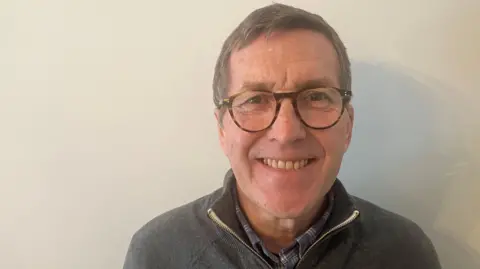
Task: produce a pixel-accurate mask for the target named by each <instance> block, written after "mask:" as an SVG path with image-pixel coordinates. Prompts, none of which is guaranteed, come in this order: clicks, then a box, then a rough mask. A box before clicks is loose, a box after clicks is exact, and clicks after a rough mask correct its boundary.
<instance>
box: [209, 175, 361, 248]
mask: <svg viewBox="0 0 480 269" xmlns="http://www.w3.org/2000/svg"><path fill="white" fill-rule="evenodd" d="M234 184H236V179H235V175H234V174H233V171H232V169H229V170H228V171H227V173H226V174H225V178H224V182H223V188H222V189H221V194H220V196H219V197H218V198H217V199H216V200H215V201H214V202H213V203H212V205H211V206H210V209H211V210H212V211H213V212H215V214H216V215H217V217H218V218H219V219H220V220H221V221H222V222H223V223H225V224H226V225H227V226H228V227H229V228H230V229H232V231H233V232H235V233H236V234H237V235H238V236H239V237H241V238H242V239H243V240H244V241H245V242H248V237H247V236H246V234H245V232H244V230H243V229H242V227H241V224H240V222H239V221H238V219H237V216H236V214H235V201H234V200H233V199H234V196H233V194H232V191H234V188H233V186H234ZM332 191H333V193H334V195H335V198H334V199H335V200H334V201H335V202H334V206H333V210H332V214H331V216H330V218H329V220H328V221H327V223H326V225H325V228H324V230H330V229H332V228H333V227H335V226H337V225H339V224H340V223H342V222H344V221H345V220H346V219H348V218H349V217H350V216H351V215H352V213H353V212H354V211H355V210H356V206H355V204H354V201H353V198H352V197H351V196H350V195H349V194H348V192H347V191H346V189H345V187H344V186H343V184H342V183H341V182H340V180H339V179H336V180H335V182H334V184H333V186H332Z"/></svg>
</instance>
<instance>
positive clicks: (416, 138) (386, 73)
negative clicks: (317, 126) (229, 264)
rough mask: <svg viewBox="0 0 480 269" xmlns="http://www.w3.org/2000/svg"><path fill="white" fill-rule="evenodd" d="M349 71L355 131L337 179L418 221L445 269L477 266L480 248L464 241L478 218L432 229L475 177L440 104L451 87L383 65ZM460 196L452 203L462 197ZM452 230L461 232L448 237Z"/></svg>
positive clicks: (358, 64)
mask: <svg viewBox="0 0 480 269" xmlns="http://www.w3.org/2000/svg"><path fill="white" fill-rule="evenodd" d="M352 73H353V91H354V98H353V105H354V107H355V127H354V135H353V140H352V144H351V147H350V149H349V151H348V153H347V154H346V156H345V160H344V164H343V167H342V170H341V172H340V178H341V179H342V181H343V182H345V184H346V185H347V186H348V188H349V190H350V191H351V192H352V193H354V194H356V195H358V196H360V197H363V198H366V199H368V200H370V201H372V202H374V203H376V204H378V205H380V206H382V207H384V208H387V209H389V210H392V211H394V212H397V213H399V214H401V215H404V216H406V217H408V218H410V219H412V220H414V221H415V222H417V223H418V224H419V225H420V226H421V227H422V228H423V229H424V230H425V232H426V233H427V234H428V235H429V236H430V238H431V239H432V241H433V243H434V244H435V246H436V248H437V251H438V254H439V256H440V259H441V261H442V264H443V267H444V268H446V269H456V268H462V269H475V268H480V254H479V252H477V251H480V250H479V249H477V250H475V249H474V248H473V247H472V246H471V245H469V244H468V243H467V242H466V238H469V234H468V232H472V231H474V230H475V227H476V225H477V226H478V225H480V219H479V218H477V219H476V220H474V221H465V218H466V217H467V216H463V218H462V213H461V212H459V215H458V218H457V216H455V217H452V216H448V221H447V222H446V223H447V224H446V225H447V226H449V227H450V229H441V228H438V224H437V223H438V220H439V219H440V218H441V216H442V215H445V213H444V211H445V209H444V207H445V204H446V201H448V199H447V197H451V196H452V194H451V190H452V186H455V185H457V184H464V185H465V187H464V188H465V189H468V188H469V187H470V188H471V187H472V186H473V185H471V184H476V183H474V180H475V177H474V175H475V174H478V170H477V171H476V173H475V171H474V169H478V168H475V167H473V163H470V162H469V156H470V155H469V152H468V149H467V148H465V146H464V145H465V144H464V143H458V139H461V137H459V136H458V134H459V132H458V130H459V129H458V128H460V126H456V124H457V123H456V121H455V119H456V118H455V117H453V116H452V115H453V114H452V113H453V112H452V111H453V110H451V111H449V110H448V109H453V108H452V105H451V103H449V105H448V104H446V103H445V100H448V97H447V99H445V96H448V95H449V94H450V95H451V91H453V89H446V88H442V87H441V86H437V85H436V86H427V84H428V85H430V84H431V83H422V82H420V79H414V78H413V76H414V75H407V74H408V73H410V74H411V73H412V72H406V71H405V70H403V71H402V69H400V68H394V67H391V66H388V65H376V64H369V63H362V62H353V63H352ZM415 77H417V76H415ZM419 77H420V76H419ZM462 145H463V146H462ZM458 170H461V171H462V173H460V174H459V173H457V172H458ZM459 177H461V178H459ZM460 182H461V183H460ZM469 184H470V186H469ZM458 193H459V192H457V196H456V197H453V198H454V200H455V199H465V197H462V196H461V195H458ZM460 193H461V192H460ZM449 199H450V198H449ZM468 199H470V200H468ZM475 199H476V200H477V201H478V198H477V197H470V198H467V201H473V203H474V200H475ZM468 206H470V205H468ZM471 206H473V205H471ZM477 212H478V211H477ZM443 219H445V217H443ZM470 219H471V218H470ZM443 222H444V223H445V221H443ZM444 226H445V224H444ZM455 229H461V231H458V232H456V233H455V232H450V231H455ZM462 233H463V234H462ZM465 233H467V234H465Z"/></svg>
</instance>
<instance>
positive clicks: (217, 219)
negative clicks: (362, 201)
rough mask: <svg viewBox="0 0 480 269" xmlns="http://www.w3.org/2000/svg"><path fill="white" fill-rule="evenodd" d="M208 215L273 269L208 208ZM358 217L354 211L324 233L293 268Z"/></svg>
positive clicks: (358, 213)
mask: <svg viewBox="0 0 480 269" xmlns="http://www.w3.org/2000/svg"><path fill="white" fill-rule="evenodd" d="M207 213H208V216H209V217H210V218H211V219H212V220H213V222H215V224H217V225H218V226H219V227H220V228H222V229H223V230H225V231H226V232H228V233H230V234H231V235H233V236H234V237H235V238H236V239H237V240H238V241H240V242H241V243H242V244H243V245H244V246H245V247H247V249H249V250H250V251H251V252H253V253H254V254H255V255H256V256H257V257H258V258H259V259H260V260H261V261H262V262H264V263H265V265H266V266H268V268H271V269H273V268H272V267H271V266H270V264H268V262H267V261H266V260H265V259H264V258H263V257H262V256H260V254H258V253H257V252H256V251H255V250H254V249H253V248H252V247H250V246H249V245H247V244H246V243H245V242H244V241H243V240H242V239H241V238H240V236H238V235H237V234H236V233H235V232H234V231H233V230H232V229H231V228H230V227H228V225H226V224H225V223H224V222H223V221H222V220H220V218H219V217H218V216H217V214H215V212H214V211H213V210H212V209H211V208H210V209H208V211H207ZM358 215H360V211H358V210H354V211H353V213H352V214H351V215H350V217H348V218H347V219H346V220H344V221H343V222H341V223H339V224H337V225H336V226H335V227H333V228H331V229H330V230H328V231H327V232H326V233H324V234H323V235H322V236H321V237H320V238H318V239H317V241H315V242H314V243H313V244H312V245H311V246H310V247H309V248H308V249H307V251H306V252H305V254H304V255H303V257H302V258H300V260H299V261H298V263H297V265H296V266H295V268H298V266H299V265H300V264H301V263H302V261H303V258H304V257H306V256H307V254H308V253H309V252H310V250H312V249H313V248H314V247H315V246H316V245H317V244H318V243H320V242H321V241H323V239H325V238H326V237H327V236H328V235H330V234H332V233H333V232H335V231H338V230H340V229H342V228H343V227H345V226H347V225H348V224H350V223H352V222H353V221H354V220H355V219H356V218H357V217H358Z"/></svg>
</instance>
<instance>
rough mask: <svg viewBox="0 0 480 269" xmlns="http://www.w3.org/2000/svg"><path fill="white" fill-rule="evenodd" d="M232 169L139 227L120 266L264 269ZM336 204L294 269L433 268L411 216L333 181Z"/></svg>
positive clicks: (432, 255) (430, 251) (433, 257)
mask: <svg viewBox="0 0 480 269" xmlns="http://www.w3.org/2000/svg"><path fill="white" fill-rule="evenodd" d="M232 184H235V177H234V176H233V173H232V171H231V170H229V172H228V173H227V175H226V176H225V182H224V186H223V188H220V189H218V190H216V191H214V192H213V193H211V194H209V195H207V196H204V197H202V198H200V199H198V200H196V201H193V202H191V203H189V204H186V205H183V206H181V207H178V208H176V209H173V210H170V211H168V212H166V213H164V214H161V215H160V216H158V217H156V218H154V219H153V220H151V221H149V222H148V223H147V224H145V225H144V226H143V227H141V228H140V230H139V231H137V232H136V233H135V234H134V236H133V238H132V241H131V243H130V246H129V248H128V251H127V255H126V259H125V263H124V267H123V268H124V269H159V268H175V269H187V268H212V269H217V268H218V269H220V268H221V269H225V268H248V269H250V268H265V269H267V268H268V269H270V268H271V267H270V266H269V265H268V263H267V262H266V261H265V260H264V259H263V258H262V257H261V256H260V255H258V254H257V253H256V252H255V251H254V250H253V248H252V247H251V246H249V244H248V238H247V236H246V234H245V233H244V231H243V230H242V228H241V226H240V224H239V222H238V220H237V218H236V214H235V209H234V203H233V199H232V195H231V190H232V188H231V186H232ZM332 188H333V191H334V193H335V203H334V208H333V212H332V215H331V216H330V218H329V220H328V222H327V223H326V227H325V230H324V231H323V233H322V234H321V235H320V236H319V238H318V239H317V241H316V242H315V243H314V244H313V245H312V246H311V247H310V248H309V249H308V251H307V252H306V253H305V255H304V256H303V257H301V260H300V261H299V263H298V264H297V267H296V268H299V269H303V268H305V269H306V268H318V269H438V268H441V266H440V264H439V261H438V257H437V253H436V251H435V249H434V247H433V245H432V243H431V241H430V239H429V238H428V237H427V236H426V235H425V233H424V232H423V231H422V229H420V227H419V226H418V225H416V224H415V223H413V222H412V221H410V220H408V219H406V218H404V217H401V216H399V215H397V214H394V213H392V212H389V211H386V210H384V209H382V208H380V207H378V206H375V205H373V204H371V203H369V202H367V201H365V200H362V199H359V198H357V197H354V196H352V195H349V194H348V193H347V191H346V190H345V188H344V187H343V185H342V183H341V182H340V181H339V180H337V181H336V182H335V184H334V185H333V187H332Z"/></svg>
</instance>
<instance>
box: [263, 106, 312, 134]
mask: <svg viewBox="0 0 480 269" xmlns="http://www.w3.org/2000/svg"><path fill="white" fill-rule="evenodd" d="M267 134H268V137H269V139H271V140H277V141H278V142H280V143H292V142H295V141H298V140H302V139H305V136H306V130H305V126H304V125H303V124H302V122H301V120H300V119H299V118H298V116H297V114H296V113H295V109H294V107H293V104H292V101H291V100H288V99H284V100H282V102H281V103H280V111H278V115H277V118H276V119H275V122H274V123H273V125H272V126H271V127H270V129H269V130H268V132H267Z"/></svg>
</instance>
